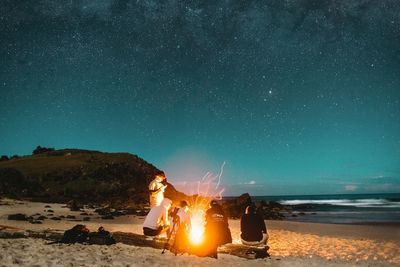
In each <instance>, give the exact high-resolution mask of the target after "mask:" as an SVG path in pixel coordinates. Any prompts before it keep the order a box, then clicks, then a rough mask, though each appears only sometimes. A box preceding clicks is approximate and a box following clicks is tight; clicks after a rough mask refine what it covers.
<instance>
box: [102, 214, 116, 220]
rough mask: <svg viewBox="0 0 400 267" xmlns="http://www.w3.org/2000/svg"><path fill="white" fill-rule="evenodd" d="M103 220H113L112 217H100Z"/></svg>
mask: <svg viewBox="0 0 400 267" xmlns="http://www.w3.org/2000/svg"><path fill="white" fill-rule="evenodd" d="M101 218H102V219H103V220H114V216H112V215H105V216H102V217H101Z"/></svg>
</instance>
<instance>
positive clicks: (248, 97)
mask: <svg viewBox="0 0 400 267" xmlns="http://www.w3.org/2000/svg"><path fill="white" fill-rule="evenodd" d="M0 59H1V64H0V154H1V155H8V156H12V155H14V154H18V155H26V154H30V153H31V152H32V150H33V149H34V148H35V147H36V146H37V145H41V146H47V147H55V148H82V149H93V150H100V151H106V152H130V153H133V154H137V155H139V156H140V157H142V158H144V159H146V160H147V161H149V162H151V163H153V164H154V165H156V166H157V167H159V168H160V169H163V170H164V171H165V172H166V173H167V177H168V180H169V181H170V182H171V183H173V184H174V185H176V187H177V188H178V189H180V190H184V191H185V192H189V191H190V190H193V188H194V187H193V185H194V183H195V182H196V181H198V180H199V179H200V178H201V177H202V176H203V175H204V174H205V173H207V172H211V173H219V172H220V169H221V167H222V165H224V163H225V165H224V166H223V167H224V168H223V175H222V181H221V186H222V187H224V188H225V192H224V194H225V195H238V194H241V193H244V192H249V193H250V194H252V195H290V194H335V193H384V192H393V193H395V192H397V193H398V192H400V119H399V116H400V2H399V1H398V0H381V1H374V0H335V1H332V0H285V1H282V0H268V1H254V0H248V1H239V0H214V1H200V0H198V1H197V0H192V1H189V0H187V1H184V0H96V1H94V0H92V1H90V0H70V1H65V0H41V1H37V0H26V1H22V0H2V1H1V2H0ZM189 193H190V192H189Z"/></svg>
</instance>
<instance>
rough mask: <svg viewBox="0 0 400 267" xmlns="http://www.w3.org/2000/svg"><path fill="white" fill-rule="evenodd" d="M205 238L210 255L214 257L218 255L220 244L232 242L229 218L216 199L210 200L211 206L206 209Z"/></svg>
mask: <svg viewBox="0 0 400 267" xmlns="http://www.w3.org/2000/svg"><path fill="white" fill-rule="evenodd" d="M205 240H206V245H207V247H208V248H209V256H211V257H214V258H217V257H218V255H217V249H218V246H221V245H224V244H227V243H232V235H231V231H230V229H229V224H228V218H227V217H226V216H225V213H224V211H223V210H222V206H221V205H219V204H218V203H217V201H216V200H212V201H211V202H210V208H209V209H208V210H207V211H206V224H205Z"/></svg>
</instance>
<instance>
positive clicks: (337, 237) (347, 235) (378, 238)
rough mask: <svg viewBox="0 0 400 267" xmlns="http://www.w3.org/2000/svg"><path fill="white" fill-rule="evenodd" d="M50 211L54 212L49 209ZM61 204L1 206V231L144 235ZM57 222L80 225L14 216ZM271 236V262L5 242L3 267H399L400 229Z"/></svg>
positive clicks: (133, 224)
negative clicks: (16, 217) (81, 229)
mask: <svg viewBox="0 0 400 267" xmlns="http://www.w3.org/2000/svg"><path fill="white" fill-rule="evenodd" d="M45 205H50V206H51V208H45ZM63 206H64V205H61V204H46V203H33V202H26V201H14V200H5V199H3V200H1V202H0V230H1V229H3V230H7V231H22V232H23V231H26V230H35V231H45V230H52V231H53V230H58V231H60V232H63V231H64V230H66V229H69V228H71V227H72V226H74V225H75V224H77V223H83V224H85V225H87V227H88V228H89V229H90V230H91V231H95V230H97V228H98V227H99V226H100V225H102V226H104V227H105V228H106V230H109V231H112V232H114V231H121V232H132V233H137V234H141V233H142V230H141V229H142V222H143V220H144V217H140V216H133V215H130V216H121V217H116V218H115V219H114V220H103V219H100V218H99V216H98V215H97V214H95V213H94V212H93V210H90V209H85V211H86V212H87V213H88V214H93V215H92V216H89V217H91V220H90V221H85V222H82V221H79V220H81V219H82V218H83V217H86V216H84V215H80V213H82V212H72V211H69V209H67V208H64V207H63ZM48 209H51V210H53V211H54V213H52V214H54V215H55V216H67V215H74V216H76V220H67V219H62V220H60V221H55V220H51V219H46V220H44V222H43V224H30V223H29V222H26V221H11V220H8V219H7V216H8V215H9V214H15V213H24V214H26V215H28V216H29V215H33V214H36V213H40V214H42V215H46V216H47V214H49V213H48V212H45V210H48ZM49 217H51V216H49ZM229 225H230V229H231V232H232V237H233V242H234V243H240V242H239V234H240V232H239V221H238V220H230V221H229ZM267 227H268V231H269V234H270V239H269V242H268V244H269V246H270V250H269V253H270V254H271V258H266V259H257V260H247V259H243V258H239V257H236V256H232V255H227V254H219V258H218V259H217V260H216V259H211V258H201V257H197V256H193V255H187V254H186V255H178V256H174V255H173V254H172V253H169V252H167V253H166V254H161V251H160V250H158V249H154V248H147V247H135V246H129V245H125V244H116V245H112V246H98V245H80V244H75V245H63V244H52V245H48V244H47V243H48V241H46V240H42V239H32V238H20V239H0V247H1V249H0V251H1V252H0V266H217V265H218V266H221V265H224V266H248V265H251V266H354V265H356V266H399V265H400V227H399V226H398V225H335V224H316V223H299V222H288V221H267Z"/></svg>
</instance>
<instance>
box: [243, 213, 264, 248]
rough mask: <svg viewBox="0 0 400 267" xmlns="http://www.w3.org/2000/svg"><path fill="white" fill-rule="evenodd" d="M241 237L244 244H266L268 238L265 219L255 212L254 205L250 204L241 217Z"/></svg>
mask: <svg viewBox="0 0 400 267" xmlns="http://www.w3.org/2000/svg"><path fill="white" fill-rule="evenodd" d="M240 231H241V234H240V237H241V239H242V243H243V244H249V245H258V244H266V241H267V239H268V234H267V228H266V226H265V222H264V219H263V218H262V217H261V216H260V215H258V214H257V213H255V210H254V207H252V206H248V207H247V208H246V214H244V215H243V216H242V218H241V219H240Z"/></svg>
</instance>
